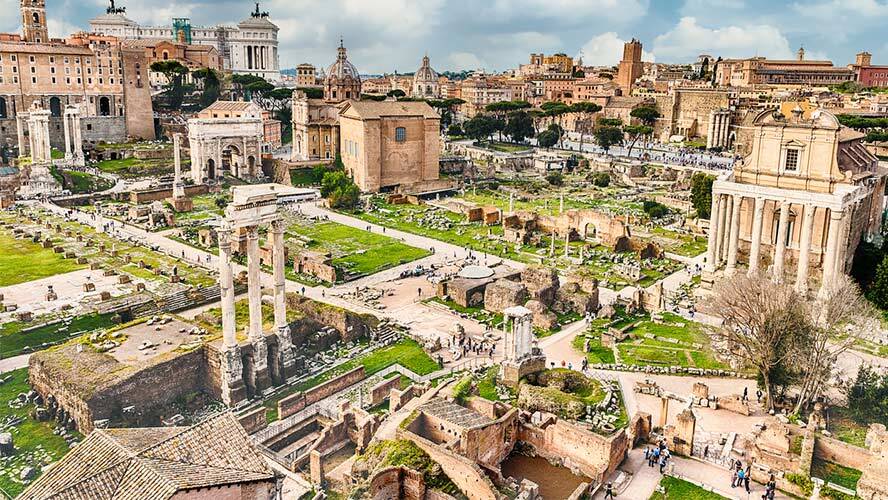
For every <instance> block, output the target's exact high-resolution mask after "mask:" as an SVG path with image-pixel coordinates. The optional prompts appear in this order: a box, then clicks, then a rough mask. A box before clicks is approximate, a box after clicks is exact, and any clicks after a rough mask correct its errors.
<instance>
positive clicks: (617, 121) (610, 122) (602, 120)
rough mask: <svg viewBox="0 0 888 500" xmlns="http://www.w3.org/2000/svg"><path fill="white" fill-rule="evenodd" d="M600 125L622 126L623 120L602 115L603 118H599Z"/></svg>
mask: <svg viewBox="0 0 888 500" xmlns="http://www.w3.org/2000/svg"><path fill="white" fill-rule="evenodd" d="M598 126H599V127H622V126H623V120H621V119H619V118H606V117H604V116H602V117H601V118H599V119H598Z"/></svg>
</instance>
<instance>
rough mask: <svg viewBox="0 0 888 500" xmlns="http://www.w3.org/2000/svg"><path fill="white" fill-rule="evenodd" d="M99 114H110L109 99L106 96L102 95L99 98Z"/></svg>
mask: <svg viewBox="0 0 888 500" xmlns="http://www.w3.org/2000/svg"><path fill="white" fill-rule="evenodd" d="M99 115H100V116H111V99H109V98H108V97H107V96H102V97H100V98H99Z"/></svg>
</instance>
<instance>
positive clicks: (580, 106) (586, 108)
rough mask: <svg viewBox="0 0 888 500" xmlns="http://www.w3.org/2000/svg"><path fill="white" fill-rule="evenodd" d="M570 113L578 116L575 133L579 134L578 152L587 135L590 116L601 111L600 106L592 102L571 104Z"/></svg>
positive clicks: (581, 148)
mask: <svg viewBox="0 0 888 500" xmlns="http://www.w3.org/2000/svg"><path fill="white" fill-rule="evenodd" d="M570 111H571V113H576V114H578V115H579V120H577V121H576V128H577V132H579V133H580V151H582V150H583V143H584V142H585V135H586V134H587V133H589V129H590V127H589V125H590V120H591V118H592V115H594V114H595V113H598V112H599V111H601V106H599V105H598V104H596V103H594V102H589V101H581V102H575V103H573V104H571V106H570Z"/></svg>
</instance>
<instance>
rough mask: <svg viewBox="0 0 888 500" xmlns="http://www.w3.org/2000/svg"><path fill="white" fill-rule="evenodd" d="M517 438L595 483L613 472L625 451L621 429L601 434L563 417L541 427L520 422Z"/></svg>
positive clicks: (627, 445) (544, 455) (627, 439)
mask: <svg viewBox="0 0 888 500" xmlns="http://www.w3.org/2000/svg"><path fill="white" fill-rule="evenodd" d="M518 440H519V441H523V442H525V443H528V444H530V445H532V446H533V447H534V449H535V450H536V453H537V455H539V456H541V457H543V458H545V459H547V460H550V461H554V462H560V463H563V464H564V466H565V467H568V468H570V469H572V470H579V471H580V472H582V473H583V474H584V475H586V476H588V477H589V478H591V479H594V480H595V481H597V482H602V481H604V479H605V478H606V477H608V476H609V475H610V474H611V473H612V472H613V471H615V470H616V469H617V466H619V465H620V463H622V462H623V459H624V458H625V457H626V453H627V452H628V451H629V438H628V437H626V431H625V429H621V430H619V431H617V432H616V433H614V434H613V435H611V436H609V437H604V436H600V435H598V434H595V433H594V432H592V431H587V430H585V429H583V428H581V427H579V426H577V425H574V424H570V423H568V422H565V421H563V420H558V421H556V422H555V423H554V424H551V425H548V426H547V427H546V428H545V429H541V428H539V427H536V426H534V425H531V424H528V423H525V422H522V423H521V424H520V425H519V426H518Z"/></svg>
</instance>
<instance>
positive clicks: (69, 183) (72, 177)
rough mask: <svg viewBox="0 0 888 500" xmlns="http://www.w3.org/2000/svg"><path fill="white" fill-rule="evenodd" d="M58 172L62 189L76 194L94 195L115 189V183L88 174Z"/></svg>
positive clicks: (69, 171) (72, 171)
mask: <svg viewBox="0 0 888 500" xmlns="http://www.w3.org/2000/svg"><path fill="white" fill-rule="evenodd" d="M53 169H55V167H53ZM56 172H57V175H58V178H59V179H60V180H61V183H62V187H64V188H65V189H67V190H69V191H71V192H72V193H74V194H80V193H94V192H96V191H104V190H106V189H110V188H112V187H114V183H113V182H111V181H109V180H107V179H104V178H102V177H98V176H95V175H91V174H88V173H86V172H78V171H76V170H58V171H56Z"/></svg>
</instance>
